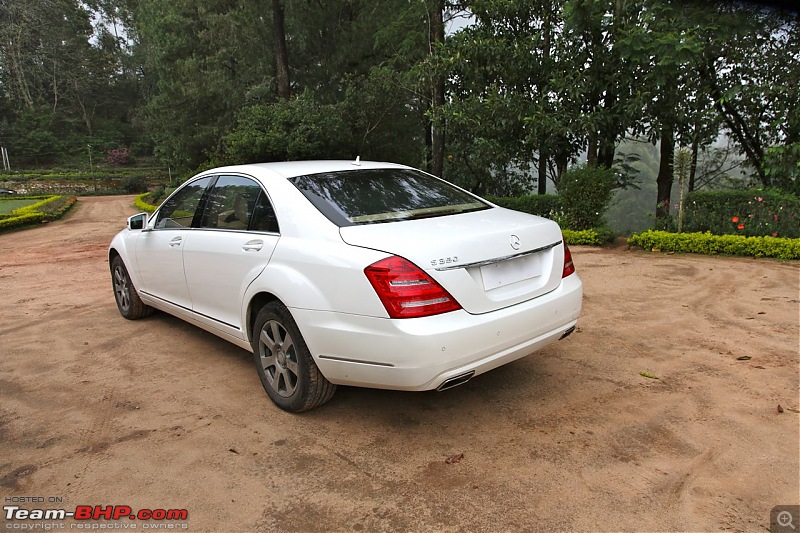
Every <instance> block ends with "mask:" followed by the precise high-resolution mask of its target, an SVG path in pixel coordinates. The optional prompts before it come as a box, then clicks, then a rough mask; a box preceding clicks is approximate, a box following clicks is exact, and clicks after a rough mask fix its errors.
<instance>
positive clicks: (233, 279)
mask: <svg viewBox="0 0 800 533" xmlns="http://www.w3.org/2000/svg"><path fill="white" fill-rule="evenodd" d="M278 239H279V237H278V235H270V234H266V233H252V232H247V231H241V232H239V231H224V230H194V231H192V236H191V238H190V239H188V240H187V242H186V244H185V245H184V248H183V266H184V272H185V277H186V284H187V286H188V288H189V293H190V294H191V297H192V307H191V309H192V310H193V311H194V312H195V313H198V314H201V315H203V316H206V317H208V318H212V319H214V320H217V321H219V322H222V323H223V324H225V325H227V326H231V327H234V328H236V329H239V330H241V329H242V324H243V322H242V300H241V295H242V294H244V292H245V290H246V289H247V287H248V286H249V285H250V284H251V283H252V282H253V280H255V279H256V277H258V275H259V274H261V272H262V271H263V270H264V268H266V266H267V264H268V263H269V260H270V257H272V253H273V251H274V250H275V245H276V244H277V243H278Z"/></svg>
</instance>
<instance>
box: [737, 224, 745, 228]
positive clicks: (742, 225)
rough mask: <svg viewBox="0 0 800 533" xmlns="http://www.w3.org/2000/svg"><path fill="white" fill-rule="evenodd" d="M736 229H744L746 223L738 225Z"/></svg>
mask: <svg viewBox="0 0 800 533" xmlns="http://www.w3.org/2000/svg"><path fill="white" fill-rule="evenodd" d="M736 229H744V224H739V225H738V226H736Z"/></svg>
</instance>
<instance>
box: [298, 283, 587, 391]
mask: <svg viewBox="0 0 800 533" xmlns="http://www.w3.org/2000/svg"><path fill="white" fill-rule="evenodd" d="M582 294H583V288H582V284H581V281H580V278H578V276H577V275H572V276H569V277H567V278H565V279H564V280H562V283H561V284H560V285H559V287H558V288H557V289H556V290H554V291H552V292H550V293H548V294H546V295H544V296H540V297H539V298H536V299H534V300H531V301H528V302H523V303H521V304H517V305H514V306H511V307H507V308H505V309H500V310H498V311H493V312H490V313H485V314H481V315H470V314H469V313H467V312H466V311H463V310H460V311H453V312H451V313H445V314H442V315H437V316H432V317H425V318H413V319H399V320H393V319H388V318H375V317H366V316H360V315H348V314H342V313H334V312H329V311H311V310H307V309H297V308H292V309H291V313H292V315H293V316H294V318H295V320H296V322H297V324H298V326H299V328H300V331H301V332H302V333H303V337H304V338H305V341H306V344H307V345H308V348H309V350H310V351H311V353H312V355H313V356H314V360H315V361H316V363H317V366H318V367H319V369H320V370H321V371H322V373H323V375H324V376H325V377H326V378H327V379H328V380H329V381H331V382H333V383H336V384H340V385H354V386H359V387H373V388H382V389H397V390H430V389H436V388H438V387H439V386H440V385H441V384H442V383H443V382H444V381H446V380H448V379H450V378H453V377H455V376H458V375H461V374H464V373H467V372H471V371H474V372H475V375H478V374H482V373H484V372H487V371H489V370H491V369H493V368H497V367H498V366H501V365H504V364H506V363H509V362H511V361H514V360H516V359H519V358H521V357H524V356H526V355H528V354H530V353H532V352H534V351H536V350H539V349H541V348H543V347H544V346H547V345H548V344H550V343H552V342H555V341H557V340H558V339H559V338H560V337H561V335H562V334H564V332H566V331H567V330H569V329H570V328H571V327H574V326H575V324H576V322H577V318H578V315H579V314H580V310H581V299H582Z"/></svg>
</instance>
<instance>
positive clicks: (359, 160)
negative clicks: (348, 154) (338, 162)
mask: <svg viewBox="0 0 800 533" xmlns="http://www.w3.org/2000/svg"><path fill="white" fill-rule="evenodd" d="M351 165H355V166H357V167H360V166H361V156H360V155H357V156H356V160H355V161H353V162H352V163H351Z"/></svg>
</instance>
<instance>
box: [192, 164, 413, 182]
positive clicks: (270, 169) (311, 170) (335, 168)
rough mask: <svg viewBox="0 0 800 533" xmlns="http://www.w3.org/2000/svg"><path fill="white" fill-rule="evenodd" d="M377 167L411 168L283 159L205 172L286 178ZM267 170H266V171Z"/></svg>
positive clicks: (394, 165)
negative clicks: (275, 161) (276, 161)
mask: <svg viewBox="0 0 800 533" xmlns="http://www.w3.org/2000/svg"><path fill="white" fill-rule="evenodd" d="M376 168H406V169H408V168H411V167H408V166H405V165H398V164H396V163H384V162H379V161H336V160H331V161H282V162H279V163H255V164H250V165H233V166H227V167H220V168H214V169H211V170H208V171H207V172H204V173H203V174H206V173H210V174H219V173H220V172H236V173H243V174H251V175H259V176H264V175H265V174H277V175H278V176H282V177H284V178H294V177H296V176H305V175H308V174H321V173H324V172H344V171H347V170H364V169H376ZM265 171H266V172H265Z"/></svg>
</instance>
